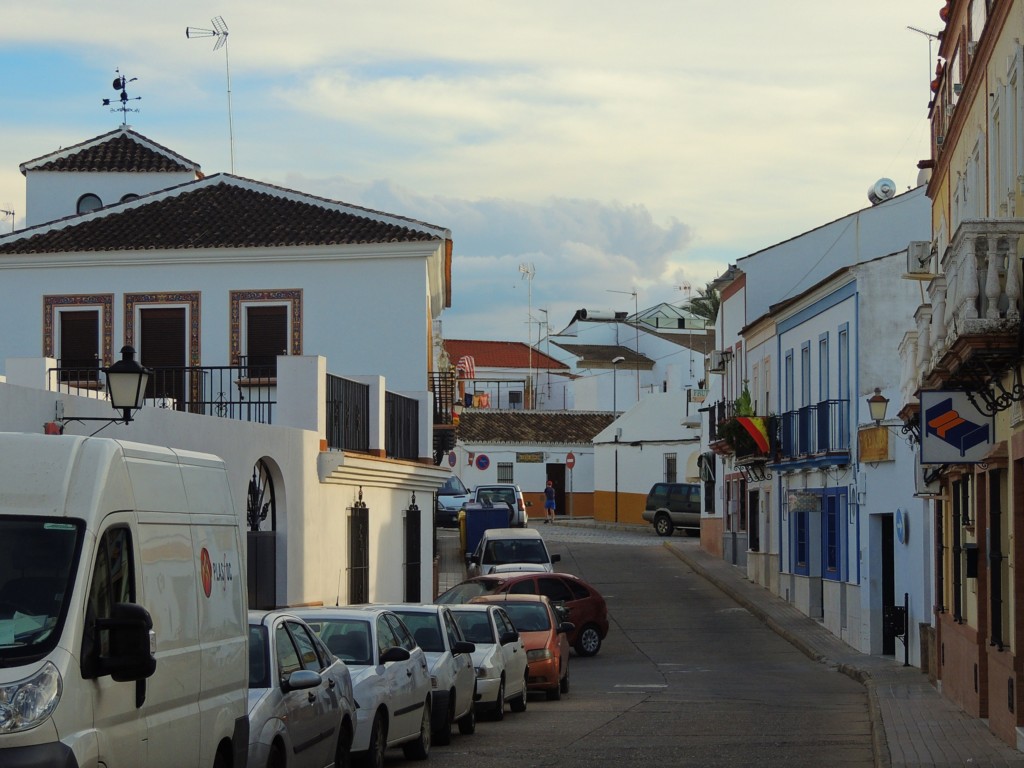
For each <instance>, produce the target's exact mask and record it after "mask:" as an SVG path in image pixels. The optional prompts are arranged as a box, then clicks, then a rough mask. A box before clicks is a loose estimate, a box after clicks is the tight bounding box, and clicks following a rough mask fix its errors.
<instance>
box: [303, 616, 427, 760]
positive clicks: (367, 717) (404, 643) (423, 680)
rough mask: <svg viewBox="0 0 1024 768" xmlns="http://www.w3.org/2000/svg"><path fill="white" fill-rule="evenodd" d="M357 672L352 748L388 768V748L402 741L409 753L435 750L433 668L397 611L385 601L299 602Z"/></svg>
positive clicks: (319, 631) (322, 635)
mask: <svg viewBox="0 0 1024 768" xmlns="http://www.w3.org/2000/svg"><path fill="white" fill-rule="evenodd" d="M293 613H295V614H296V615H298V616H299V617H301V618H303V619H305V621H306V623H307V624H309V626H310V627H312V628H313V631H315V632H316V633H317V634H318V635H319V636H320V639H321V640H322V641H323V642H324V644H325V645H326V646H327V647H328V649H330V651H331V653H333V654H334V655H335V656H337V657H338V658H339V659H341V660H342V661H344V662H345V664H346V666H347V667H348V670H349V672H350V673H351V674H352V690H353V693H354V695H355V700H356V730H355V736H354V738H353V740H352V752H354V753H356V757H358V758H360V759H361V761H362V762H363V763H364V764H365V765H367V766H368V768H383V766H384V753H385V751H386V750H387V749H388V748H389V747H397V746H401V747H402V751H403V752H405V756H406V757H407V758H410V759H413V760H425V759H426V758H427V754H428V753H429V752H430V741H431V727H430V725H431V724H430V698H431V696H430V670H429V668H428V666H427V656H426V654H425V653H424V652H423V650H422V649H421V648H420V647H419V646H418V645H416V640H415V639H413V636H412V633H411V632H410V631H409V629H408V628H407V627H406V626H405V624H404V623H403V622H402V620H401V619H400V618H399V617H398V616H397V615H395V614H394V613H393V612H392V611H389V610H387V609H386V608H381V607H380V606H372V605H370V606H347V607H344V608H296V609H295V610H294V611H293Z"/></svg>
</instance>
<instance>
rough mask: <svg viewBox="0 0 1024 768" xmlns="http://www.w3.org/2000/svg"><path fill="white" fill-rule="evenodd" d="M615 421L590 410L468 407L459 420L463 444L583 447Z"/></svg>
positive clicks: (459, 430) (611, 416)
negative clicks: (527, 409) (522, 409)
mask: <svg viewBox="0 0 1024 768" xmlns="http://www.w3.org/2000/svg"><path fill="white" fill-rule="evenodd" d="M614 420H615V418H614V416H613V414H611V413H606V412H589V411H488V410H485V409H472V408H467V409H466V410H465V411H463V412H462V416H461V418H460V420H459V428H458V437H459V440H460V441H462V442H464V443H526V444H529V445H539V444H543V443H559V444H573V445H586V444H589V443H592V442H593V441H594V437H595V435H597V434H598V433H599V432H600V431H601V430H603V429H605V428H606V427H607V426H608V425H609V424H611V423H612V422H613V421H614Z"/></svg>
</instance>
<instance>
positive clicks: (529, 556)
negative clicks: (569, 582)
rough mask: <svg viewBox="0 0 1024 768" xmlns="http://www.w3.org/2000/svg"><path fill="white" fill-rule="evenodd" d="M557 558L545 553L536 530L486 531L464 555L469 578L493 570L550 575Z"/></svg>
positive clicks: (546, 550) (492, 529)
mask: <svg viewBox="0 0 1024 768" xmlns="http://www.w3.org/2000/svg"><path fill="white" fill-rule="evenodd" d="M561 559H562V558H561V555H552V554H550V553H549V552H548V548H547V545H546V544H545V543H544V539H543V537H542V536H541V535H540V532H539V531H538V530H537V529H536V528H490V529H488V530H486V531H484V533H483V536H481V537H480V542H479V543H478V544H477V545H476V549H474V550H473V551H472V552H471V553H470V554H469V555H467V557H466V566H467V574H468V575H469V576H486V575H487V574H489V573H491V572H493V571H495V570H498V572H499V573H509V572H512V571H537V572H546V573H551V572H553V571H554V564H555V563H557V562H558V561H560V560H561Z"/></svg>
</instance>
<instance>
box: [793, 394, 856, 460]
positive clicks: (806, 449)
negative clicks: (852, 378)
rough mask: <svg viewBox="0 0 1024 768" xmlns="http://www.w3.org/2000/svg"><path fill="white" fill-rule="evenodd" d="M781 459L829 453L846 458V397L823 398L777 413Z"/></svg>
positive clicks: (848, 418) (795, 458) (847, 457)
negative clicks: (813, 402) (837, 398)
mask: <svg viewBox="0 0 1024 768" xmlns="http://www.w3.org/2000/svg"><path fill="white" fill-rule="evenodd" d="M779 421H780V430H779V431H780V446H779V447H780V453H779V458H780V460H782V461H795V460H799V459H808V458H817V457H823V456H832V457H835V458H838V459H840V463H842V461H843V457H845V461H848V460H849V455H850V433H851V431H850V401H849V400H823V401H822V402H820V403H816V404H814V405H807V406H804V407H802V408H799V409H798V410H795V411H787V412H786V413H783V414H782V415H781V416H780V417H779Z"/></svg>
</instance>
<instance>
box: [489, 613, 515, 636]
mask: <svg viewBox="0 0 1024 768" xmlns="http://www.w3.org/2000/svg"><path fill="white" fill-rule="evenodd" d="M494 619H495V622H496V623H497V625H498V634H499V635H504V634H505V633H506V632H515V629H516V627H515V624H513V623H512V619H510V618H509V617H508V614H507V613H505V612H504V611H503V610H501V609H500V608H499V609H498V610H496V611H495V612H494Z"/></svg>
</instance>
